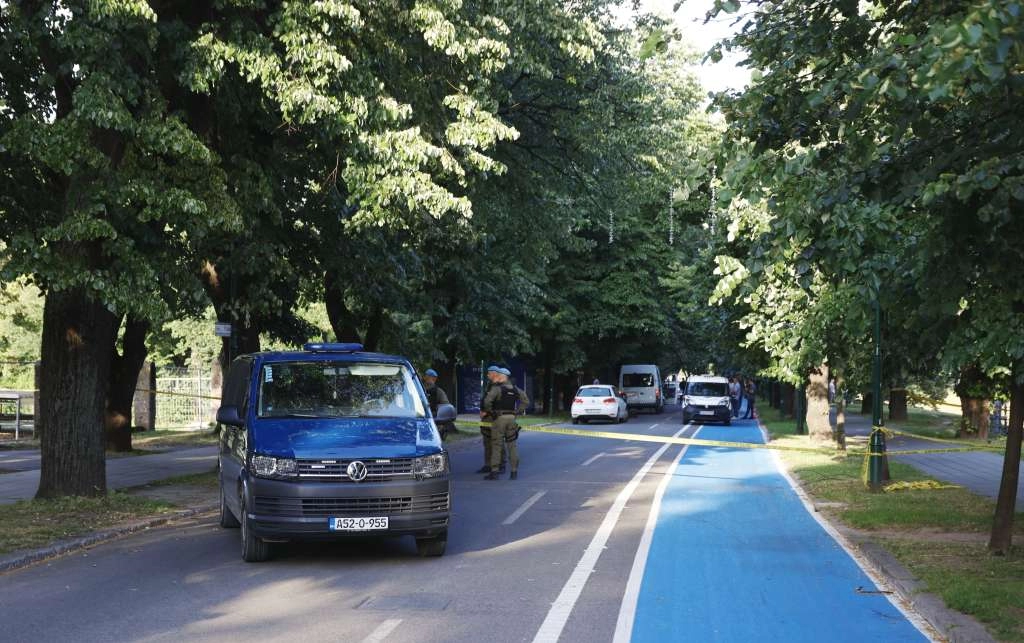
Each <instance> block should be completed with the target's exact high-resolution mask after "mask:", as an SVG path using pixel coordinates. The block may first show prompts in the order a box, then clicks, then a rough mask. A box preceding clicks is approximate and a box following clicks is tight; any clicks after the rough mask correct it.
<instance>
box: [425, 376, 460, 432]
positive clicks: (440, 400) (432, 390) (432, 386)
mask: <svg viewBox="0 0 1024 643" xmlns="http://www.w3.org/2000/svg"><path fill="white" fill-rule="evenodd" d="M423 392H424V393H426V394H427V404H429V405H430V415H431V416H433V417H437V407H438V406H440V405H442V404H451V402H449V401H448V395H447V394H446V393H445V392H444V389H443V388H441V387H440V386H438V385H437V371H435V370H434V369H432V368H428V369H427V370H426V372H424V373H423ZM438 429H440V431H441V439H442V440H443V439H444V438H445V436H447V435H448V434H449V433H454V432H455V430H456V429H455V426H454V425H450V424H449V423H447V422H446V423H445V424H443V425H438Z"/></svg>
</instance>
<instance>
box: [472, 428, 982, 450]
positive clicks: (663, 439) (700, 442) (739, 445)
mask: <svg viewBox="0 0 1024 643" xmlns="http://www.w3.org/2000/svg"><path fill="white" fill-rule="evenodd" d="M455 424H457V425H462V426H479V427H480V428H487V427H489V426H491V423H490V422H486V421H482V422H466V421H456V422H455ZM520 428H521V429H522V430H523V431H534V432H537V433H553V434H557V435H579V436H585V437H590V438H606V439H612V440H635V441H638V442H657V443H659V444H688V445H692V446H702V447H720V448H730V449H767V450H771V451H796V452H800V453H817V454H822V455H831V456H845V457H861V456H863V457H865V458H869V457H881V456H887V455H889V456H901V455H917V454H942V453H964V452H968V451H990V452H999V453H1001V452H1002V450H1001V449H999V448H997V447H989V446H975V445H968V446H957V447H950V448H945V449H907V450H905V451H904V450H898V451H887V452H886V453H871V452H870V451H866V450H863V449H847V450H845V451H843V450H840V449H832V448H827V447H800V446H793V445H789V444H773V443H767V444H762V443H757V442H730V441H726V440H705V439H703V438H678V437H672V436H662V435H647V434H637V433H620V432H615V431H584V430H582V429H569V428H565V427H558V426H554V425H553V424H534V425H520ZM878 430H881V431H883V432H886V433H892V434H898V435H905V436H909V437H915V438H916V437H919V436H916V435H913V434H911V433H904V432H902V431H893V430H891V429H887V428H885V427H874V430H873V432H874V431H878ZM930 439H931V440H933V441H938V442H951V443H953V444H956V443H955V442H952V441H950V440H941V439H939V438H930Z"/></svg>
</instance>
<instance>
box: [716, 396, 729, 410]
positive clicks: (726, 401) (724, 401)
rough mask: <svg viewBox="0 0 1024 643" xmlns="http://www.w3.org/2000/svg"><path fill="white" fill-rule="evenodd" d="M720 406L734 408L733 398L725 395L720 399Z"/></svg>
mask: <svg viewBox="0 0 1024 643" xmlns="http://www.w3.org/2000/svg"><path fill="white" fill-rule="evenodd" d="M718 406H728V407H730V408H732V400H731V399H730V398H728V397H723V398H722V399H720V400H718Z"/></svg>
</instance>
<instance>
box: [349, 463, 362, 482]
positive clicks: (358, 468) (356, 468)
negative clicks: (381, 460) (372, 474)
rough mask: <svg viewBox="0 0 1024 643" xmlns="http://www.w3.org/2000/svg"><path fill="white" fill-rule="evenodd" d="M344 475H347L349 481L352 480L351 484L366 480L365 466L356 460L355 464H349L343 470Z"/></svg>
mask: <svg viewBox="0 0 1024 643" xmlns="http://www.w3.org/2000/svg"><path fill="white" fill-rule="evenodd" d="M345 473H347V474H348V477H349V479H350V480H352V481H353V482H359V481H361V480H363V479H364V478H366V465H365V464H363V463H362V462H360V461H359V460H356V461H355V462H350V463H349V464H348V468H347V469H346V470H345Z"/></svg>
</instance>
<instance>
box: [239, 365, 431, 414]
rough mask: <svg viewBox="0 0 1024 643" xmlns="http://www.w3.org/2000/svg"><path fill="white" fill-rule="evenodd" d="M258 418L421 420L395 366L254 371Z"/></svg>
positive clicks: (413, 394)
mask: <svg viewBox="0 0 1024 643" xmlns="http://www.w3.org/2000/svg"><path fill="white" fill-rule="evenodd" d="M257 416H258V417H261V418H333V417H397V418H422V417H426V412H425V410H424V408H423V403H422V401H421V400H420V396H419V392H418V391H417V390H416V386H415V384H414V383H413V380H412V375H411V374H410V373H409V372H408V369H406V368H405V367H404V366H402V365H401V364H373V363H366V362H341V361H321V362H273V363H269V364H264V365H263V368H262V370H261V372H260V393H259V406H258V408H257Z"/></svg>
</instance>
